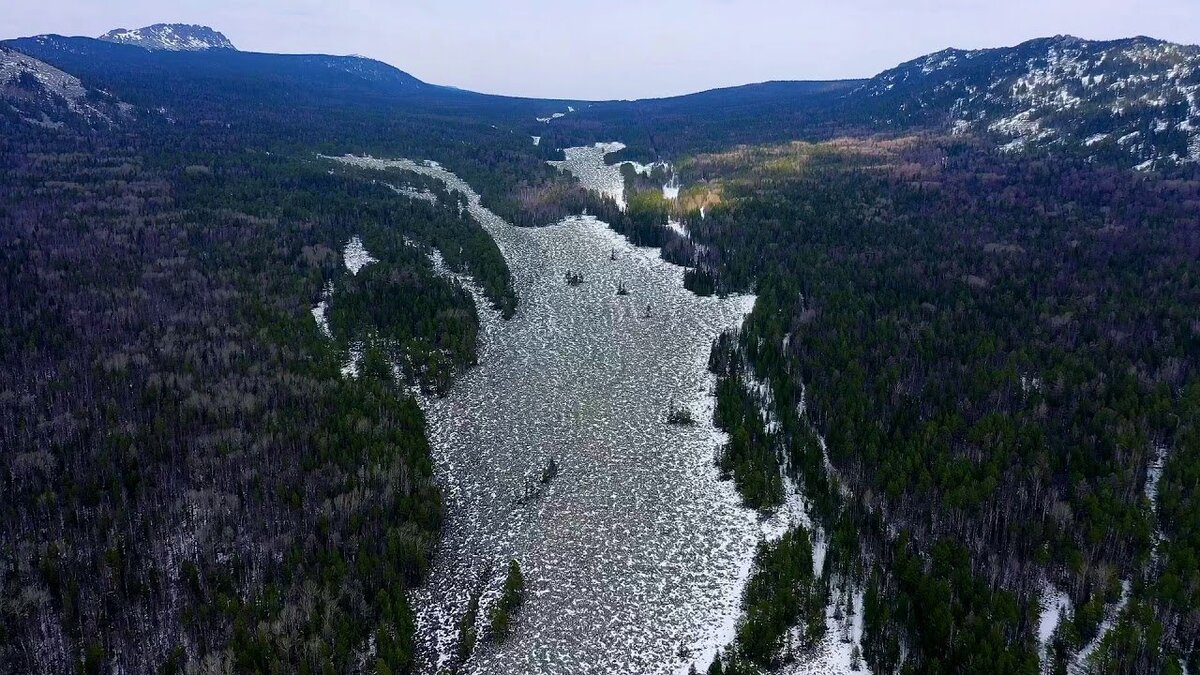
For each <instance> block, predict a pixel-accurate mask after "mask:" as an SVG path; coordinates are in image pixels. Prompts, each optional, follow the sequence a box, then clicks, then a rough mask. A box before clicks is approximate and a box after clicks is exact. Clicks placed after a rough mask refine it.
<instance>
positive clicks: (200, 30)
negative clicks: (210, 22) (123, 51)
mask: <svg viewBox="0 0 1200 675" xmlns="http://www.w3.org/2000/svg"><path fill="white" fill-rule="evenodd" d="M100 39H101V40H106V41H108V42H118V43H121V44H127V45H136V46H138V47H143V48H145V49H150V50H155V51H169V52H202V51H206V50H209V49H236V47H234V46H233V43H232V42H230V41H229V38H227V37H225V36H224V35H222V34H221V33H219V32H217V31H215V30H213V29H211V28H209V27H208V26H192V25H188V24H182V23H157V24H154V25H153V26H146V27H145V28H134V29H132V30H129V29H126V28H118V29H116V30H111V31H109V32H107V33H105V34H104V35H101V36H100Z"/></svg>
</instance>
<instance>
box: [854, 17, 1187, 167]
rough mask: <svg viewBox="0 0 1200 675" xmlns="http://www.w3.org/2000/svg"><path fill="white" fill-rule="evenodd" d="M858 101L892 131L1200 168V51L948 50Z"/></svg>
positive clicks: (880, 79) (892, 76)
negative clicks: (928, 129) (919, 128)
mask: <svg viewBox="0 0 1200 675" xmlns="http://www.w3.org/2000/svg"><path fill="white" fill-rule="evenodd" d="M852 98H853V99H854V100H855V101H857V102H858V103H861V104H863V105H866V106H869V107H870V108H871V109H872V110H874V111H875V113H876V114H877V115H878V116H879V119H878V121H879V122H880V123H881V124H882V125H884V126H891V127H907V126H912V125H920V124H934V125H936V126H941V127H944V128H949V129H952V130H953V131H954V132H956V133H968V132H971V133H979V134H988V135H995V136H997V137H999V138H1000V139H1002V140H1003V145H1004V147H1005V148H1006V149H1009V150H1017V149H1021V148H1027V147H1060V148H1063V149H1065V150H1067V151H1070V152H1082V153H1086V154H1087V155H1089V156H1095V157H1098V158H1107V159H1114V160H1117V161H1119V162H1120V163H1123V164H1126V165H1130V166H1137V167H1138V168H1141V169H1150V168H1154V167H1156V166H1162V165H1165V164H1167V163H1179V162H1200V47H1196V46H1186V45H1177V44H1172V43H1168V42H1163V41H1160V40H1153V39H1150V38H1145V37H1137V38H1131V39H1127V40H1117V41H1113V42H1093V41H1088V40H1081V39H1079V38H1075V37H1070V36H1059V37H1054V38H1044V39H1039V40H1032V41H1030V42H1026V43H1023V44H1021V45H1018V46H1016V47H1011V48H1003V49H985V50H976V51H963V50H956V49H948V50H945V51H941V52H937V53H935V54H930V55H928V56H925V57H923V58H920V59H916V60H914V61H909V62H908V63H905V64H902V65H900V66H898V67H896V68H894V69H892V70H888V71H886V72H884V73H881V74H880V75H878V76H876V77H875V78H873V79H872V80H871V81H870V82H868V83H867V84H865V85H863V86H862V87H861V88H860V89H858V90H857V91H855V92H854V94H853V95H852Z"/></svg>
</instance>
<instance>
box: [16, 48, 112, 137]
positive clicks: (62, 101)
mask: <svg viewBox="0 0 1200 675" xmlns="http://www.w3.org/2000/svg"><path fill="white" fill-rule="evenodd" d="M0 105H3V106H4V107H6V108H7V111H6V112H9V113H10V114H13V115H15V116H16V117H17V118H19V119H20V120H21V121H23V122H25V123H28V124H34V125H37V126H42V127H59V126H62V125H63V124H66V123H73V122H85V123H97V122H102V123H109V122H112V121H114V120H115V119H116V118H118V117H120V116H123V115H124V114H126V113H127V112H128V106H125V105H124V104H122V103H120V102H119V101H117V100H116V99H115V98H113V97H111V96H109V95H106V94H103V93H101V92H98V91H94V90H91V89H88V88H87V87H85V86H84V85H83V83H82V82H80V80H79V78H78V77H75V76H74V75H71V74H69V73H66V72H63V71H62V70H59V69H58V68H55V67H54V66H51V65H50V64H48V63H45V62H42V61H39V60H37V59H35V58H32V57H30V56H26V55H25V54H22V53H20V52H17V51H14V50H11V49H8V48H6V47H0Z"/></svg>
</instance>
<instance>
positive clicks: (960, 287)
mask: <svg viewBox="0 0 1200 675" xmlns="http://www.w3.org/2000/svg"><path fill="white" fill-rule="evenodd" d="M681 170H682V171H683V174H684V176H685V177H686V178H687V179H688V181H687V182H690V183H692V184H694V187H693V188H692V189H691V192H692V194H691V195H688V194H687V193H686V192H685V194H684V195H683V196H682V199H683V202H684V203H687V202H688V200H689V198H690V199H692V200H696V199H700V198H701V197H702V196H704V197H706V198H707V201H708V203H709V204H711V203H712V202H713V201H717V202H719V204H718V205H716V206H710V207H709V208H708V209H707V210H706V213H705V216H704V217H703V218H701V217H700V216H699V214H698V213H695V212H693V213H692V214H691V215H690V217H689V218H688V221H687V227H688V230H689V231H690V232H691V238H692V239H693V246H692V247H691V249H690V250H697V249H699V251H700V252H699V253H696V254H695V258H694V260H695V262H696V264H697V266H698V273H697V274H695V275H693V277H692V278H693V280H702V281H703V282H704V283H703V284H700V285H708V286H713V287H715V288H716V289H717V290H718V291H722V290H732V289H736V288H756V289H757V291H758V294H759V300H758V304H757V306H756V308H755V311H754V313H753V314H752V315H751V317H750V319H749V320H748V322H747V325H746V326H745V328H744V329H743V330H742V332H741V333H740V334H739V335H737V336H735V337H734V339H733V340H731V341H727V342H723V343H721V344H719V345H718V346H717V348H716V351H715V352H714V368H715V369H716V370H717V372H719V373H720V374H722V375H724V376H725V377H726V378H727V379H726V380H725V383H726V384H724V385H723V388H722V389H721V396H722V397H721V402H720V405H719V406H718V421H719V422H720V423H721V424H722V426H724V427H726V428H727V429H729V430H730V431H731V432H732V433H733V441H732V444H731V445H730V446H729V447H728V448H727V450H726V453H727V454H726V455H724V458H723V460H722V461H723V466H724V467H726V468H727V470H728V471H729V472H730V474H731V477H732V478H733V479H734V480H736V481H737V483H738V486H739V488H740V489H741V491H742V493H743V495H745V498H746V500H747V502H749V503H751V504H753V505H756V506H758V507H760V508H763V509H764V510H771V509H773V508H774V507H776V506H778V505H779V504H780V503H781V502H782V499H783V489H782V486H781V485H780V483H779V482H778V480H779V479H778V478H776V476H777V475H778V469H777V468H776V467H777V466H783V467H785V468H786V471H785V476H784V479H785V480H787V479H789V478H790V479H791V480H793V481H795V482H797V483H798V484H799V485H801V486H802V487H803V488H804V490H805V491H806V492H807V495H808V498H809V499H810V500H811V502H812V504H813V507H814V511H815V512H816V513H817V514H819V516H820V522H821V525H822V526H823V527H824V528H826V529H827V530H828V531H830V532H832V533H833V534H832V538H831V541H832V543H831V549H830V553H829V556H830V558H832V559H833V560H834V561H835V562H834V564H833V566H832V567H831V566H830V564H828V563H826V566H825V568H826V570H830V571H829V572H827V575H828V574H832V575H834V576H836V575H848V576H850V577H854V578H857V579H860V580H863V581H865V583H866V586H867V601H866V607H867V609H866V611H867V615H866V617H865V619H866V626H867V636H866V638H865V639H864V642H863V645H864V652H865V654H864V657H865V661H866V663H868V664H869V665H870V666H871V668H872V670H873V671H874V672H892V671H893V670H894V669H896V668H901V669H903V670H905V671H910V672H979V673H984V672H1000V671H1003V672H1017V671H1020V672H1036V671H1037V663H1038V660H1037V656H1038V654H1037V651H1038V644H1037V642H1036V639H1035V638H1036V636H1037V634H1038V630H1039V615H1040V613H1041V612H1040V610H1039V596H1042V595H1043V594H1044V593H1046V592H1047V589H1048V588H1054V587H1056V588H1061V589H1064V590H1065V592H1066V593H1067V595H1069V596H1070V601H1071V605H1072V606H1073V607H1074V608H1075V609H1074V611H1073V612H1068V613H1066V616H1065V617H1064V619H1063V621H1062V623H1061V624H1059V625H1058V626H1057V630H1055V631H1054V633H1053V636H1052V645H1051V646H1050V656H1049V657H1050V658H1051V659H1052V660H1054V661H1055V662H1056V663H1057V664H1058V665H1057V666H1056V668H1057V669H1061V668H1063V667H1065V664H1066V660H1067V659H1068V658H1069V656H1070V655H1074V654H1077V653H1078V652H1079V650H1080V649H1081V648H1083V647H1084V646H1085V645H1087V644H1088V643H1089V642H1090V641H1091V640H1092V639H1093V638H1094V637H1096V636H1097V634H1098V632H1099V630H1100V624H1101V621H1102V619H1103V617H1104V616H1105V615H1106V613H1113V614H1116V609H1115V607H1117V603H1118V601H1119V599H1120V597H1121V595H1122V590H1121V589H1122V582H1124V583H1126V584H1128V585H1129V586H1130V588H1131V591H1132V593H1131V599H1130V600H1129V602H1128V604H1127V605H1124V607H1125V609H1124V611H1123V612H1120V613H1119V615H1118V616H1117V618H1118V619H1119V621H1118V623H1117V625H1116V628H1115V630H1113V631H1111V632H1108V633H1106V634H1105V635H1104V636H1103V637H1104V639H1103V642H1102V644H1101V645H1100V646H1099V649H1098V650H1097V654H1096V657H1095V659H1096V661H1095V663H1096V664H1097V668H1098V670H1099V672H1163V671H1164V670H1165V671H1171V670H1173V669H1176V668H1178V667H1179V666H1180V665H1181V664H1182V663H1183V662H1184V660H1190V661H1191V665H1190V669H1193V670H1194V669H1195V666H1196V663H1195V659H1196V658H1197V652H1196V647H1197V645H1196V640H1197V638H1198V637H1200V625H1198V624H1197V622H1196V608H1197V607H1200V595H1198V592H1200V577H1198V576H1197V569H1198V567H1197V560H1198V559H1200V558H1198V557H1197V556H1198V555H1200V551H1198V550H1197V548H1196V545H1197V542H1198V539H1197V536H1198V534H1200V531H1198V530H1197V528H1196V518H1195V510H1194V499H1195V497H1194V495H1195V490H1196V471H1197V466H1198V465H1197V459H1198V457H1197V448H1196V446H1195V433H1196V429H1195V424H1196V420H1197V409H1196V401H1197V399H1196V392H1197V391H1198V390H1200V389H1198V386H1200V381H1198V380H1197V376H1198V372H1197V362H1196V356H1197V354H1200V324H1198V323H1197V321H1196V314H1195V307H1196V306H1197V303H1198V302H1200V286H1197V267H1196V264H1197V263H1196V261H1197V260H1198V259H1200V257H1198V256H1200V230H1198V229H1197V223H1200V180H1198V177H1197V176H1195V175H1194V174H1193V175H1190V176H1181V177H1180V178H1179V179H1176V180H1170V181H1167V180H1156V179H1153V178H1147V177H1143V176H1138V175H1136V174H1131V173H1128V172H1123V171H1119V170H1113V169H1103V168H1097V167H1094V166H1091V165H1089V164H1086V163H1082V162H1079V163H1076V162H1071V161H1047V160H1021V159H1018V158H1013V157H1010V156H1005V155H1003V154H998V153H994V152H989V151H988V150H986V149H985V148H982V147H980V146H979V145H978V144H976V143H974V142H970V141H961V140H947V139H937V138H911V139H897V140H893V141H880V142H873V141H844V142H834V143H828V144H822V145H808V144H792V145H786V146H778V147H765V148H743V149H740V150H735V151H731V152H729V153H724V154H718V155H702V156H699V157H696V158H694V159H691V160H689V161H688V162H686V163H683V164H682V165H681ZM695 244H699V245H702V247H703V248H699V247H697V246H695ZM743 364H744V365H743ZM743 369H744V370H745V373H741V371H742V370H743ZM746 375H748V376H749V377H751V378H752V379H754V380H761V381H763V382H765V383H766V384H767V385H768V386H767V389H766V391H768V392H770V395H769V396H768V397H766V398H763V397H762V396H761V395H755V394H754V393H753V391H752V390H748V389H745V387H744V385H741V384H739V383H740V382H742V381H744V378H745V376H746ZM755 404H757V405H759V406H762V407H765V408H766V409H767V412H768V414H769V418H770V419H772V420H776V425H775V427H774V428H775V431H767V430H766V429H765V427H764V425H763V423H762V421H761V420H760V419H759V415H758V413H757V409H756V408H755ZM747 407H748V408H747ZM723 411H724V412H723ZM737 411H743V412H737ZM797 411H799V414H798V413H797ZM817 434H819V435H820V437H823V439H824V443H822V442H820V441H818V437H817ZM825 443H827V446H826V445H825ZM826 448H827V450H826ZM823 452H824V454H823ZM1163 456H1165V458H1166V460H1165V461H1166V468H1165V471H1163V472H1162V473H1161V480H1159V479H1158V477H1157V475H1156V474H1155V472H1156V469H1155V468H1154V465H1155V463H1156V459H1157V458H1160V457H1163ZM1155 481H1157V482H1155ZM1155 497H1157V499H1156V501H1155V502H1151V499H1154V498H1155ZM855 532H858V533H859V534H858V535H856V534H855ZM793 549H794V550H795V551H798V552H794V551H793ZM807 550H808V547H807V546H801V545H795V546H791V548H789V545H787V544H786V543H781V544H780V545H779V547H778V548H775V549H772V550H770V551H768V552H766V553H765V555H767V558H766V559H765V560H767V561H775V562H768V563H767V564H764V565H763V570H762V571H760V572H759V573H758V574H759V576H760V577H764V575H767V574H771V576H768V577H764V580H763V583H765V584H771V583H775V584H779V583H784V584H790V583H797V582H802V583H804V584H808V583H810V582H808V581H806V580H804V577H803V575H802V576H801V577H800V578H798V579H796V581H794V582H789V581H786V580H787V579H789V578H791V577H786V576H785V577H783V580H781V579H780V578H779V577H778V576H775V575H777V574H778V573H777V572H770V570H771V569H772V567H773V566H778V565H782V564H784V563H783V562H782V561H781V559H782V560H786V559H788V558H790V557H792V556H795V555H808V553H807V552H806V551H807ZM801 567H804V566H803V565H801ZM771 580H774V581H771ZM827 583H828V582H827ZM753 587H754V586H753V585H752V588H753ZM786 587H787V586H786V585H785V586H783V587H781V588H786ZM801 588H807V586H802V587H801ZM814 592H816V593H817V596H818V600H817V602H816V604H817V606H818V607H823V606H824V604H825V603H824V601H823V600H822V599H820V598H822V597H823V596H822V594H823V593H828V592H829V587H828V585H826V586H824V587H822V586H821V585H819V584H818V585H817V587H816V590H815V591H814ZM772 597H773V598H774V600H773V601H772V600H771V599H769V598H772ZM787 597H790V596H789V595H786V594H776V595H774V596H771V595H767V596H763V595H762V594H761V593H760V594H759V595H758V596H753V597H752V596H749V595H748V596H747V599H746V602H747V603H748V606H747V609H748V610H750V609H751V608H752V607H755V606H760V604H762V603H765V606H766V607H771V606H773V605H775V604H777V603H779V602H783V603H785V604H784V607H786V606H787V604H790V603H789V601H787V600H785V598H787ZM803 597H804V592H801V598H803ZM755 598H758V599H755ZM764 598H767V599H764ZM756 603H759V604H756ZM804 606H805V605H804V604H800V605H799V606H798V608H800V611H801V614H799V615H796V614H794V612H795V611H797V610H795V609H792V610H788V611H791V612H793V614H792V615H790V619H789V620H781V619H775V620H768V619H766V618H763V617H769V616H771V614H770V612H769V611H768V610H766V609H763V608H762V607H760V609H758V610H755V612H752V613H751V614H750V615H749V620H750V621H751V623H750V624H748V625H751V626H754V630H751V631H749V632H746V633H742V634H740V635H742V637H741V638H740V641H739V642H740V651H735V652H734V653H733V654H731V658H730V660H731V664H730V665H731V666H732V667H733V669H734V670H738V669H739V666H738V658H745V659H746V660H748V661H750V662H753V663H756V664H758V665H760V666H770V665H773V664H778V663H779V659H781V658H783V657H782V656H781V652H780V651H779V649H780V646H779V643H778V642H776V643H775V644H774V646H771V642H770V640H769V639H768V638H765V637H764V634H766V635H771V634H774V635H777V636H780V637H781V636H782V635H783V634H784V632H785V631H786V630H787V626H788V625H794V624H797V623H803V621H802V620H801V619H802V617H803V616H804V615H803V610H802V608H803V607H804ZM784 607H780V608H779V610H777V611H783V609H784ZM764 611H766V612H768V613H767V614H765V615H764V614H762V612H764ZM756 617H757V618H756ZM821 630H823V627H821ZM817 638H819V635H815V636H814V635H813V634H812V633H811V632H810V633H809V634H808V640H809V643H811V642H812V640H814V639H817ZM776 639H778V638H776ZM764 640H767V646H766V647H763V644H762V643H763V641H764ZM802 644H803V643H802ZM801 646H802V645H801ZM739 655H740V657H739ZM741 667H742V668H744V667H746V666H741ZM997 669H999V670H997ZM727 672H728V669H727ZM739 672H740V671H739Z"/></svg>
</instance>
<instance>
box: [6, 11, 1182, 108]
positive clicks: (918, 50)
mask: <svg viewBox="0 0 1200 675" xmlns="http://www.w3.org/2000/svg"><path fill="white" fill-rule="evenodd" d="M2 2H3V5H4V7H3V8H2V9H0V38H9V37H20V36H26V35H37V34H42V33H59V34H64V35H89V36H96V35H99V34H101V33H104V32H105V31H107V30H109V29H112V28H137V27H141V26H145V25H149V24H153V23H160V22H170V23H198V24H203V25H209V26H212V27H213V28H215V29H217V30H219V31H222V32H223V33H225V34H226V35H227V36H228V37H229V38H230V39H231V40H232V41H233V43H234V44H235V45H236V46H237V47H238V48H239V49H242V50H246V51H263V52H280V53H326V54H360V55H363V56H369V57H372V58H376V59H379V60H381V61H385V62H387V63H390V64H392V65H394V66H396V67H397V68H400V69H401V70H405V71H407V72H409V73H411V74H413V75H415V76H417V77H419V78H421V79H422V80H425V81H427V82H433V83H436V84H445V85H453V86H456V87H462V88H464V89H471V90H475V91H482V92H488V93H497V94H511V95H518V96H536V97H543V98H569V99H593V100H604V99H617V98H647V97H656V96H670V95H675V94H683V93H689V92H694V91H701V90H704V89H711V88H715V87H722V86H731V85H738V84H747V83H750V82H762V81H766V80H815V79H839V78H858V77H869V76H872V75H875V74H876V73H878V72H880V71H882V70H885V69H887V68H890V67H892V66H895V65H897V64H899V63H901V62H904V61H908V60H911V59H914V58H916V57H918V56H921V55H924V54H927V53H930V52H934V51H937V50H940V49H944V48H946V47H959V48H980V47H998V46H1006V45H1013V44H1017V43H1019V42H1022V41H1024V40H1027V39H1031V38H1035V37H1044V36H1048V35H1057V34H1071V35H1077V36H1079V37H1084V38H1089V39H1112V38H1118V37H1129V36H1133V35H1149V36H1152V37H1157V38H1162V39H1166V40H1171V41H1174V42H1183V43H1188V44H1196V43H1200V0H1002V1H997V0H603V1H601V0H556V1H555V0H391V1H388V0H2Z"/></svg>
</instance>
